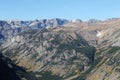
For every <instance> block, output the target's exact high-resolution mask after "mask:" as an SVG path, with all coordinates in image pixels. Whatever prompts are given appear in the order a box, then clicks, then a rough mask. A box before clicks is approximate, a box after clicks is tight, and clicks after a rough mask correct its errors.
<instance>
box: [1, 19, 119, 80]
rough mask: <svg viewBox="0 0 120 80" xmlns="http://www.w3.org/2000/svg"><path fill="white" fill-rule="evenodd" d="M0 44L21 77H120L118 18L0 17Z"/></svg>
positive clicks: (51, 79)
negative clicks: (1, 18)
mask: <svg viewBox="0 0 120 80" xmlns="http://www.w3.org/2000/svg"><path fill="white" fill-rule="evenodd" d="M0 43H1V44H0V51H1V53H2V56H3V57H7V58H8V59H10V61H11V63H12V64H14V66H17V67H19V69H10V71H9V72H11V73H10V74H13V75H14V76H16V77H17V78H19V79H20V80H30V79H31V77H30V76H33V78H32V80H120V19H119V18H111V19H107V20H104V21H101V20H95V19H90V20H89V21H82V20H80V19H74V20H67V19H59V18H55V19H43V20H34V21H3V20H1V21H0ZM1 59H2V58H1ZM2 62H3V64H7V62H6V61H2ZM0 67H1V65H0ZM7 68H8V67H7ZM12 71H16V72H17V71H18V72H19V71H20V72H21V73H20V75H22V74H23V76H24V78H23V77H21V76H20V75H18V73H12ZM3 72H5V71H3ZM26 75H27V77H26ZM17 78H14V79H11V80H19V79H17ZM0 80H2V79H0ZM6 80H7V79H6Z"/></svg>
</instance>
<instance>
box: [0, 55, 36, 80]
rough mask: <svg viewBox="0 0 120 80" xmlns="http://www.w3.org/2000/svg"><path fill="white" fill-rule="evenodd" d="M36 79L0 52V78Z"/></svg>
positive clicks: (13, 79) (3, 79)
mask: <svg viewBox="0 0 120 80" xmlns="http://www.w3.org/2000/svg"><path fill="white" fill-rule="evenodd" d="M26 79H27V80H37V78H35V77H34V76H33V75H32V74H30V73H27V72H26V71H25V70H24V69H23V68H21V67H18V66H16V65H15V64H13V62H12V61H11V60H10V59H8V58H6V57H4V56H3V55H2V54H1V53H0V80H26Z"/></svg>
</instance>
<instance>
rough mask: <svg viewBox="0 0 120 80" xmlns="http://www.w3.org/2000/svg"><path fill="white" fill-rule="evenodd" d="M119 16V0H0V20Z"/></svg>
mask: <svg viewBox="0 0 120 80" xmlns="http://www.w3.org/2000/svg"><path fill="white" fill-rule="evenodd" d="M113 17H115V18H116V17H117V18H120V0H0V20H35V19H46V18H47V19H51V18H66V19H82V20H88V19H93V18H95V19H102V20H104V19H107V18H113Z"/></svg>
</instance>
